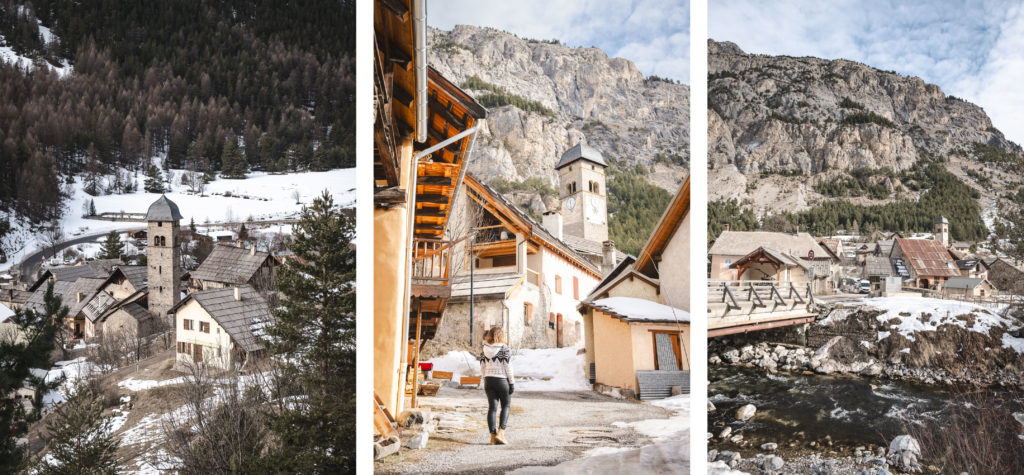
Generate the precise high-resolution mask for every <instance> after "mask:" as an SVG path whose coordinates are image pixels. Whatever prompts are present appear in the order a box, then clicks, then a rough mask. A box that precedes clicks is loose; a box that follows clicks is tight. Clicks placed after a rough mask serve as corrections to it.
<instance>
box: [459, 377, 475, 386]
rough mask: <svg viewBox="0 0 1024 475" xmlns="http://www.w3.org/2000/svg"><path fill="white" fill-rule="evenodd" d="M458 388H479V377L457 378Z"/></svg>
mask: <svg viewBox="0 0 1024 475" xmlns="http://www.w3.org/2000/svg"><path fill="white" fill-rule="evenodd" d="M459 386H460V387H462V386H476V387H478V388H479V387H480V377H479V376H463V377H461V378H459Z"/></svg>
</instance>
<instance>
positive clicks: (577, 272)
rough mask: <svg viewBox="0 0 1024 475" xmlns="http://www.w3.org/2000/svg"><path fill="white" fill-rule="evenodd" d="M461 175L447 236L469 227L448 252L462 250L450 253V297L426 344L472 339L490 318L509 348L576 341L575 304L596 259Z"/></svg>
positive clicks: (579, 328)
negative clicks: (460, 190)
mask: <svg viewBox="0 0 1024 475" xmlns="http://www.w3.org/2000/svg"><path fill="white" fill-rule="evenodd" d="M463 183H464V193H460V194H459V195H458V197H457V198H456V201H455V204H454V208H453V211H452V216H453V219H452V221H453V223H458V224H452V225H451V226H452V227H450V228H449V229H450V231H451V232H452V233H453V236H468V235H469V234H470V232H471V229H472V230H475V233H474V234H473V236H470V237H469V238H468V239H467V240H465V241H462V242H460V243H459V244H457V245H456V246H454V247H453V251H452V255H453V256H460V255H462V256H467V257H466V258H463V259H455V261H454V264H455V266H456V268H453V269H452V274H453V277H452V294H451V299H450V300H449V301H448V306H447V308H446V309H445V313H444V317H443V318H442V319H441V324H440V325H441V326H440V327H439V329H438V331H437V334H436V335H435V336H434V339H433V341H432V343H431V344H432V345H438V346H440V347H442V348H444V347H448V346H451V345H452V344H455V345H456V346H459V345H461V346H465V345H466V344H469V343H470V341H472V342H474V344H477V343H479V342H480V341H481V336H482V334H483V332H484V331H486V330H487V329H488V328H490V327H492V326H500V327H502V328H503V329H505V332H506V335H507V338H508V343H509V345H510V346H512V347H514V348H547V347H563V346H573V345H576V344H577V343H582V340H583V322H582V320H581V319H580V314H579V312H578V311H577V310H576V306H577V305H578V304H579V302H580V300H581V299H582V298H583V296H586V295H587V294H588V293H589V292H590V291H591V290H593V289H594V287H595V286H596V285H597V282H598V280H600V273H599V272H600V271H599V269H598V267H597V266H595V265H594V264H592V263H591V261H590V260H588V259H587V258H585V257H583V256H582V255H581V254H579V253H577V252H576V251H575V250H574V249H572V248H570V247H569V246H568V245H567V244H566V243H565V241H563V240H562V239H561V238H560V237H559V235H561V234H562V232H563V231H562V229H559V228H557V227H556V228H555V229H545V227H544V226H541V224H540V223H538V222H537V221H535V220H534V219H533V218H531V217H530V216H529V215H528V214H526V213H525V212H523V211H522V210H520V209H519V208H518V207H516V206H515V205H513V204H512V203H511V202H509V201H508V200H507V199H505V197H504V196H502V195H501V194H500V193H498V192H497V191H495V190H494V189H493V188H491V187H489V186H487V185H485V184H483V183H482V182H480V181H478V180H477V179H476V178H475V177H473V176H472V175H470V174H467V175H466V177H465V181H464V182H463ZM468 221H473V222H468ZM549 224H550V223H549ZM456 226H458V227H460V228H461V229H456V228H455V227H456ZM552 233H553V234H552ZM470 252H472V254H470ZM469 256H472V257H469ZM470 267H472V272H470V270H471V269H470ZM470 296H472V298H473V309H474V313H475V315H476V318H475V321H474V325H473V338H472V339H471V338H470V335H469V327H470V325H469V314H470Z"/></svg>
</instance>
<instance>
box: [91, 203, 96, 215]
mask: <svg viewBox="0 0 1024 475" xmlns="http://www.w3.org/2000/svg"><path fill="white" fill-rule="evenodd" d="M89 216H96V200H92V199H91V200H89Z"/></svg>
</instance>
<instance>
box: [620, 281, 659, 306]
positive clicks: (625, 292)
mask: <svg viewBox="0 0 1024 475" xmlns="http://www.w3.org/2000/svg"><path fill="white" fill-rule="evenodd" d="M608 296H609V297H635V298H638V299H644V300H650V301H652V302H658V303H661V299H660V297H659V296H658V289H656V288H655V287H654V286H653V285H651V284H650V283H649V282H647V281H645V280H643V279H641V278H639V277H633V278H632V279H630V278H629V277H626V278H624V279H622V280H620V281H619V283H618V284H616V285H615V286H614V287H612V288H610V289H608Z"/></svg>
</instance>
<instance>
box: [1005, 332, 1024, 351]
mask: <svg viewBox="0 0 1024 475" xmlns="http://www.w3.org/2000/svg"><path fill="white" fill-rule="evenodd" d="M1003 348H1009V349H1011V350H1013V351H1016V352H1017V353H1018V354H1024V338H1017V337H1014V336H1011V335H1010V334H1009V333H1003Z"/></svg>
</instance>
